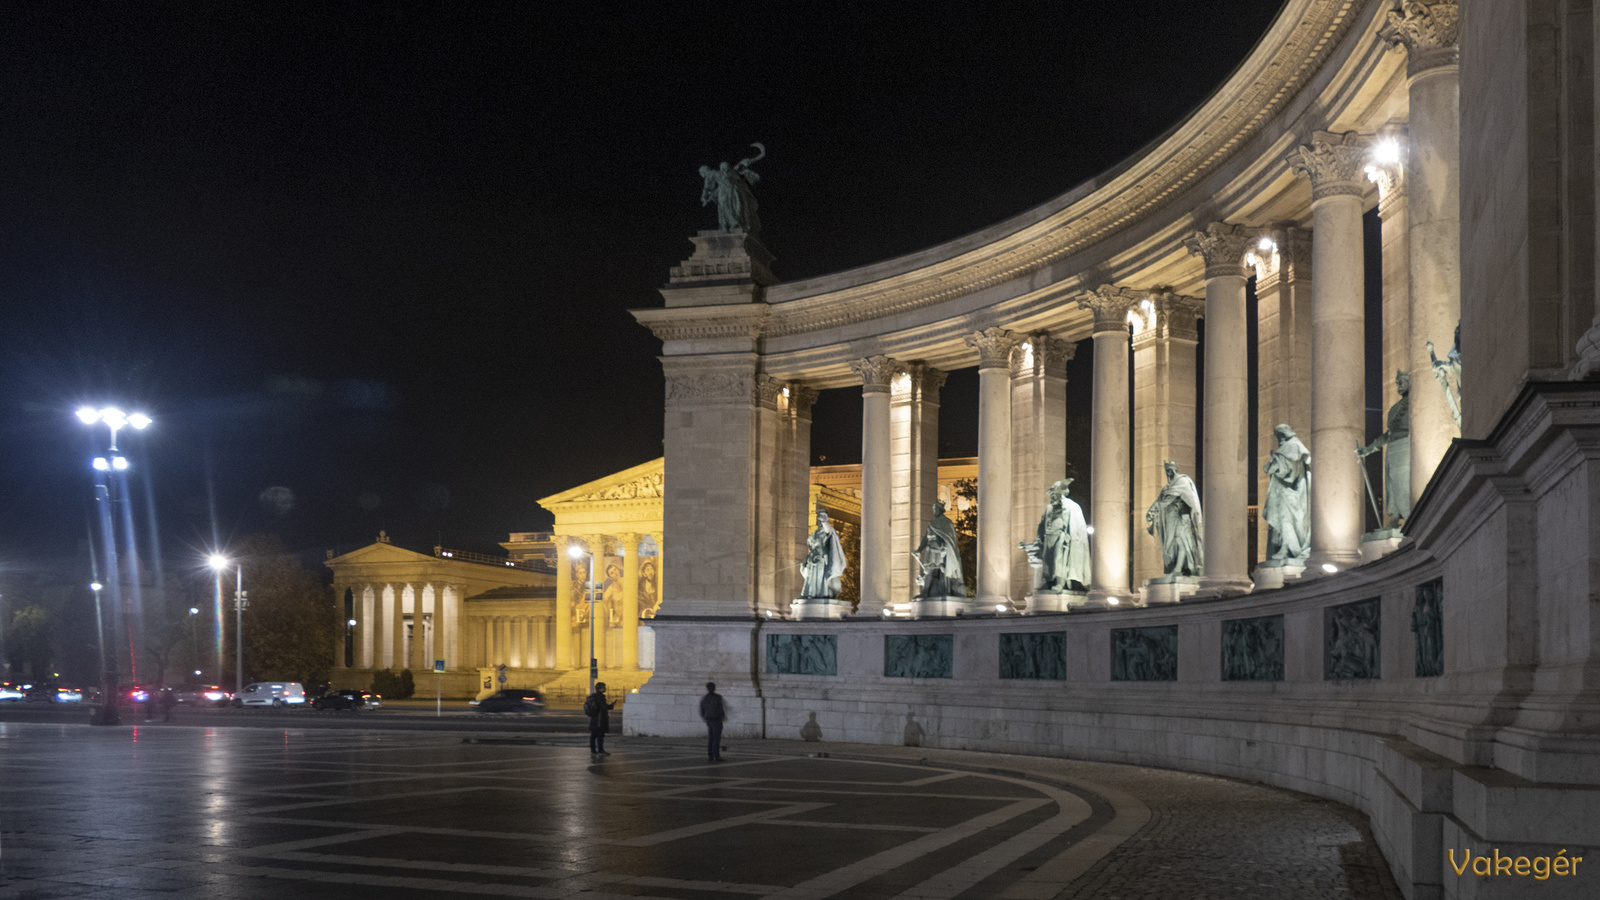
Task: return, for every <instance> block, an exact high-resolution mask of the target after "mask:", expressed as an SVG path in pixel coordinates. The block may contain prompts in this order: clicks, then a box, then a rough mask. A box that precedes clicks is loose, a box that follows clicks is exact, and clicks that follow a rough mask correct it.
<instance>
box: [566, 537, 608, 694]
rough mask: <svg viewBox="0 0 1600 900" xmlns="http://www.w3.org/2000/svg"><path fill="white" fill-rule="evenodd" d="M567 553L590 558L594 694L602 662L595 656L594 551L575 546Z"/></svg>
mask: <svg viewBox="0 0 1600 900" xmlns="http://www.w3.org/2000/svg"><path fill="white" fill-rule="evenodd" d="M567 553H568V555H570V556H571V557H572V558H573V559H581V558H583V557H585V556H587V557H589V693H591V694H593V693H594V685H595V682H596V681H599V680H600V661H599V659H597V658H596V657H595V655H594V630H595V621H594V551H592V550H585V549H583V548H582V547H579V546H578V545H577V544H573V545H572V547H571V548H569V549H568V550H567Z"/></svg>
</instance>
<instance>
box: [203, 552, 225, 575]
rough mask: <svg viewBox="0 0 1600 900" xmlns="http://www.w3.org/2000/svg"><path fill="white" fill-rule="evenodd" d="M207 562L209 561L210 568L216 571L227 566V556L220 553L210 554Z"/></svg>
mask: <svg viewBox="0 0 1600 900" xmlns="http://www.w3.org/2000/svg"><path fill="white" fill-rule="evenodd" d="M207 562H209V563H211V568H213V569H216V570H217V571H218V572H221V571H222V570H223V569H226V568H227V567H228V558H227V557H226V556H223V555H222V554H220V553H213V554H211V558H210V559H209V560H207Z"/></svg>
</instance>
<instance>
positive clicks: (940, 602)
mask: <svg viewBox="0 0 1600 900" xmlns="http://www.w3.org/2000/svg"><path fill="white" fill-rule="evenodd" d="M971 608H972V601H971V600H968V599H967V598H966V597H928V598H921V597H919V598H917V599H916V600H913V601H911V618H913V619H940V618H951V617H953V616H956V615H958V614H963V615H964V614H965V613H966V612H967V611H968V610H970V609H971Z"/></svg>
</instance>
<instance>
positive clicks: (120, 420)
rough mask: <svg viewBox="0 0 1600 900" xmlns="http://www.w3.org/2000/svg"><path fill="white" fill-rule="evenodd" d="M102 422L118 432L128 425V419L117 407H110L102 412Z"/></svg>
mask: <svg viewBox="0 0 1600 900" xmlns="http://www.w3.org/2000/svg"><path fill="white" fill-rule="evenodd" d="M100 421H102V422H104V423H106V424H107V425H110V426H111V430H112V431H116V430H118V429H120V428H121V427H122V426H124V425H126V424H128V417H127V416H126V415H124V414H123V412H122V410H120V409H117V408H116V407H115V406H108V407H106V408H105V409H102V410H100Z"/></svg>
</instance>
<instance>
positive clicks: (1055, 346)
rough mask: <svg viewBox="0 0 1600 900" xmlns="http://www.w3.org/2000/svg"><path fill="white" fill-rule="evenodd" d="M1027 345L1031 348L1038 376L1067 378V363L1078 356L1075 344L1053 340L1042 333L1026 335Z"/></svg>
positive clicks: (1057, 339) (1046, 333) (1048, 335)
mask: <svg viewBox="0 0 1600 900" xmlns="http://www.w3.org/2000/svg"><path fill="white" fill-rule="evenodd" d="M1028 343H1029V344H1031V345H1032V346H1033V365H1034V368H1035V369H1036V370H1037V371H1038V372H1039V373H1040V374H1043V375H1054V376H1055V377H1057V378H1065V377H1067V363H1069V362H1072V358H1073V357H1074V356H1077V355H1078V345H1077V344H1075V343H1073V342H1072V341H1063V340H1061V339H1059V338H1053V337H1051V336H1050V334H1049V333H1048V332H1044V331H1040V332H1036V333H1034V334H1030V335H1028Z"/></svg>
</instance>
